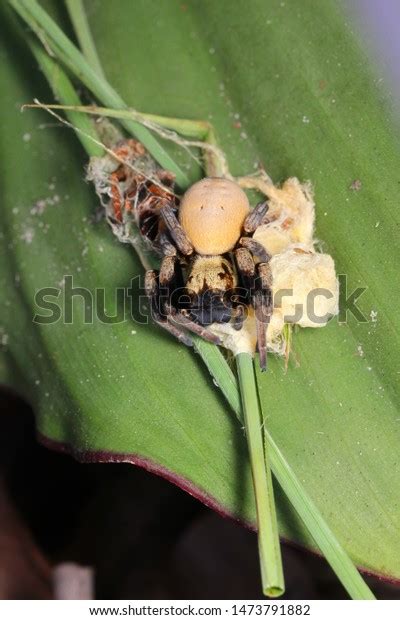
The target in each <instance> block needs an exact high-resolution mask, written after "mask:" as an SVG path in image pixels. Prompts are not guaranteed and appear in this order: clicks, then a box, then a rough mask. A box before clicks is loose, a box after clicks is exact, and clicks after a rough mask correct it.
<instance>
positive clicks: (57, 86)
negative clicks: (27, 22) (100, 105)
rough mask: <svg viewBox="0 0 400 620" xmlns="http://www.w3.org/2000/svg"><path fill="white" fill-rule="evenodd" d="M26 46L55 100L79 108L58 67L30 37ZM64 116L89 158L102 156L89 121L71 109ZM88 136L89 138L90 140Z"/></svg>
mask: <svg viewBox="0 0 400 620" xmlns="http://www.w3.org/2000/svg"><path fill="white" fill-rule="evenodd" d="M28 45H29V47H30V49H31V51H32V53H33V55H34V56H35V58H36V60H37V61H38V63H39V66H40V68H41V70H42V71H43V73H44V74H45V76H46V79H47V81H48V82H49V84H50V86H51V89H52V91H53V93H54V96H55V98H56V99H57V100H58V101H62V102H63V103H64V104H65V105H67V104H69V105H70V106H71V107H72V108H73V107H74V106H79V105H80V103H81V102H80V99H79V97H78V95H77V93H76V90H75V88H74V87H73V85H72V83H71V81H70V79H69V77H68V76H67V74H66V73H65V71H63V69H62V68H61V67H60V65H59V64H58V63H57V62H55V61H54V60H53V59H52V58H51V57H50V56H49V55H48V54H47V53H46V52H45V51H44V49H43V47H41V46H40V45H38V44H37V42H36V41H35V40H33V39H32V38H31V37H29V38H28ZM66 116H67V119H68V121H69V122H70V123H71V125H72V126H73V127H74V128H77V130H76V135H77V137H78V139H79V140H80V142H81V144H82V146H83V148H84V149H85V151H86V152H87V154H88V155H89V157H92V156H101V155H104V149H102V148H101V146H99V145H98V144H96V143H95V142H94V140H97V141H98V135H97V132H96V130H95V127H94V125H93V123H92V122H90V119H89V118H88V117H85V116H83V115H82V114H79V113H78V112H74V111H73V109H72V110H66ZM88 136H91V137H92V140H91V139H90V138H89V137H88Z"/></svg>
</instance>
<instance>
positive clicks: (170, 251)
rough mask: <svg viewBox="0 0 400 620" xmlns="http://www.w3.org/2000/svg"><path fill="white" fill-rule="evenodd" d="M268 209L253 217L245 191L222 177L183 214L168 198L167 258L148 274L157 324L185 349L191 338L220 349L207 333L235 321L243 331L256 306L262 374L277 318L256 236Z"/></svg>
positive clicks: (191, 199) (186, 201) (185, 203)
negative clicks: (248, 312) (194, 335)
mask: <svg viewBox="0 0 400 620" xmlns="http://www.w3.org/2000/svg"><path fill="white" fill-rule="evenodd" d="M267 210H268V203H267V202H263V203H260V204H258V205H257V207H255V209H253V210H252V211H251V210H250V205H249V202H248V199H247V196H246V194H245V193H244V192H243V190H242V189H241V188H240V187H239V186H238V185H237V184H236V183H234V182H233V181H230V180H228V179H224V178H206V179H203V180H202V181H199V182H198V183H195V184H194V185H193V186H192V187H191V188H190V189H189V190H188V191H187V192H186V194H185V195H184V196H183V198H182V200H181V203H180V205H179V206H178V208H177V206H176V203H175V201H173V202H172V201H169V200H167V198H166V197H165V196H163V197H162V198H161V200H160V203H159V214H160V221H161V222H162V223H163V224H164V227H163V226H161V229H162V230H163V237H164V242H163V244H162V247H163V258H162V261H161V267H160V271H155V270H149V271H147V273H146V293H147V295H148V296H149V298H150V300H151V307H152V315H153V318H154V320H155V321H156V322H157V323H158V324H160V325H161V326H163V327H164V328H165V329H167V330H168V331H170V332H171V333H173V334H174V335H175V336H176V337H177V338H179V339H180V340H181V341H183V342H185V343H186V344H191V339H190V336H189V334H188V332H194V333H197V334H199V335H201V336H202V337H203V338H206V339H207V340H211V341H213V342H219V340H218V338H217V337H216V336H214V335H212V334H211V333H210V332H209V331H208V330H207V329H206V327H207V326H208V325H211V324H212V323H225V322H228V321H231V320H232V321H234V325H235V327H236V328H237V329H240V327H241V324H242V321H243V318H244V314H245V313H244V310H245V307H246V305H251V306H252V307H253V308H254V311H255V317H256V325H257V341H258V349H259V353H260V365H261V368H263V369H264V368H265V365H266V327H267V324H268V321H269V317H270V315H271V312H272V299H271V288H270V287H271V272H270V268H269V258H270V257H269V255H268V254H267V252H266V250H265V249H264V248H263V247H262V246H261V245H260V244H258V243H257V242H256V241H255V240H253V239H252V234H253V233H254V231H255V230H256V228H257V227H258V226H259V225H260V223H261V222H262V221H263V218H264V216H265V214H266V212H267Z"/></svg>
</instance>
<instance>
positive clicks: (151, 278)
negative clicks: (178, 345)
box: [145, 256, 193, 347]
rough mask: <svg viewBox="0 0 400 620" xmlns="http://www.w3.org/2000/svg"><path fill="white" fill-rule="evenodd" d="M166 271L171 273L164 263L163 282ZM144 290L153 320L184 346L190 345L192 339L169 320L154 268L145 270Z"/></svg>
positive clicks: (167, 309)
mask: <svg viewBox="0 0 400 620" xmlns="http://www.w3.org/2000/svg"><path fill="white" fill-rule="evenodd" d="M165 258H167V259H170V258H174V257H170V256H167V257H165ZM163 262H164V261H163ZM161 267H163V264H162V265H161ZM168 272H169V273H170V274H171V267H170V265H168V264H166V266H165V268H164V274H163V278H164V282H165V279H166V277H167V273H168ZM145 290H146V295H147V297H148V298H149V300H150V304H151V316H152V318H153V321H154V322H155V323H157V325H159V326H160V327H162V328H163V329H165V330H166V331H167V332H169V333H170V334H171V335H172V336H174V337H175V338H177V339H178V340H179V341H180V342H182V343H183V344H185V345H186V346H189V347H191V346H192V345H193V341H192V339H191V338H190V336H189V335H188V334H186V333H185V332H184V331H183V330H182V329H179V327H177V326H176V325H174V324H173V323H172V322H171V320H170V317H169V315H168V311H169V308H168V306H167V307H166V306H164V303H163V301H162V298H161V294H160V293H161V291H160V281H159V274H158V272H157V271H155V270H154V269H149V270H148V271H146V275H145Z"/></svg>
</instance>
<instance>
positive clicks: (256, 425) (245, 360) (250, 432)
mask: <svg viewBox="0 0 400 620" xmlns="http://www.w3.org/2000/svg"><path fill="white" fill-rule="evenodd" d="M236 365H237V369H238V375H239V386H240V393H241V397H242V411H243V413H244V421H245V429H246V436H247V443H248V446H249V454H250V461H251V471H252V475H253V485H254V495H255V501H256V511H257V525H258V548H259V554H260V565H261V579H262V585H263V592H264V594H266V595H267V596H269V597H277V596H281V595H282V594H283V593H284V591H285V583H284V578H283V569H282V557H281V549H280V543H279V532H278V522H277V518H276V510H275V501H274V490H273V485H272V475H271V468H270V464H269V457H268V452H267V450H265V449H264V440H263V431H262V419H261V411H260V405H259V402H258V394H257V386H256V381H255V375H254V364H253V357H252V356H251V355H250V354H249V353H239V354H238V355H237V356H236Z"/></svg>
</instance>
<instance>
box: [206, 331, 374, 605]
mask: <svg viewBox="0 0 400 620" xmlns="http://www.w3.org/2000/svg"><path fill="white" fill-rule="evenodd" d="M195 349H196V351H197V352H198V353H199V355H200V356H201V358H202V359H203V361H204V363H205V364H206V366H207V368H208V370H209V372H210V373H211V375H212V377H213V378H214V380H215V382H216V383H217V384H218V386H219V388H220V389H221V390H222V393H223V394H224V396H225V398H226V399H227V401H228V403H229V405H230V406H231V408H232V410H233V411H234V412H235V413H236V415H237V417H238V419H239V420H240V422H241V423H242V424H243V423H244V416H243V411H242V407H241V402H240V393H239V389H238V385H237V381H236V378H235V375H234V374H233V372H232V370H231V369H230V368H229V366H228V364H227V362H226V360H225V358H224V356H223V355H222V353H221V351H220V350H219V349H218V348H217V347H215V346H214V345H212V344H210V343H209V342H204V341H201V340H200V339H199V338H196V339H195ZM264 436H265V441H266V444H267V448H268V454H269V457H270V459H271V469H272V471H273V474H274V476H275V477H276V479H277V481H278V482H279V484H280V486H281V487H282V489H283V491H284V493H285V495H286V496H287V498H288V499H289V501H290V503H291V504H292V506H293V508H294V509H295V510H296V512H297V514H298V515H299V517H300V519H301V520H302V521H303V523H304V525H305V526H306V528H307V529H308V531H309V533H310V534H311V536H312V538H313V539H314V541H315V543H316V545H317V546H318V548H319V549H320V551H321V553H322V554H323V555H324V556H325V558H326V560H327V561H328V562H329V564H330V566H331V567H332V569H333V570H334V572H335V573H336V576H337V577H338V579H339V580H340V582H341V583H342V585H343V586H344V588H345V589H346V590H347V592H348V594H349V595H350V596H351V598H353V599H356V600H373V599H375V597H374V595H373V593H372V592H371V590H370V588H369V587H368V586H367V584H366V583H365V581H364V580H363V578H362V576H361V575H360V573H359V572H358V570H357V568H356V567H355V566H354V564H353V562H352V561H351V559H350V558H349V556H348V555H347V553H346V551H345V550H344V549H343V547H342V545H341V544H340V543H339V541H338V540H337V538H336V537H335V535H334V533H333V532H332V530H331V529H330V527H329V526H328V524H327V523H326V521H325V519H324V518H323V516H322V515H321V513H320V512H319V510H318V508H317V506H316V505H315V504H314V502H313V501H312V499H311V498H310V496H309V495H308V493H307V492H306V491H305V490H304V487H303V486H302V484H301V483H300V481H299V479H298V478H297V476H296V474H295V472H294V471H293V469H292V468H291V466H290V464H289V463H288V462H287V460H286V459H285V457H284V455H283V454H282V452H281V451H280V449H279V448H278V446H277V445H276V443H275V441H274V439H273V438H272V436H271V434H270V433H269V432H268V429H264Z"/></svg>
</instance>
